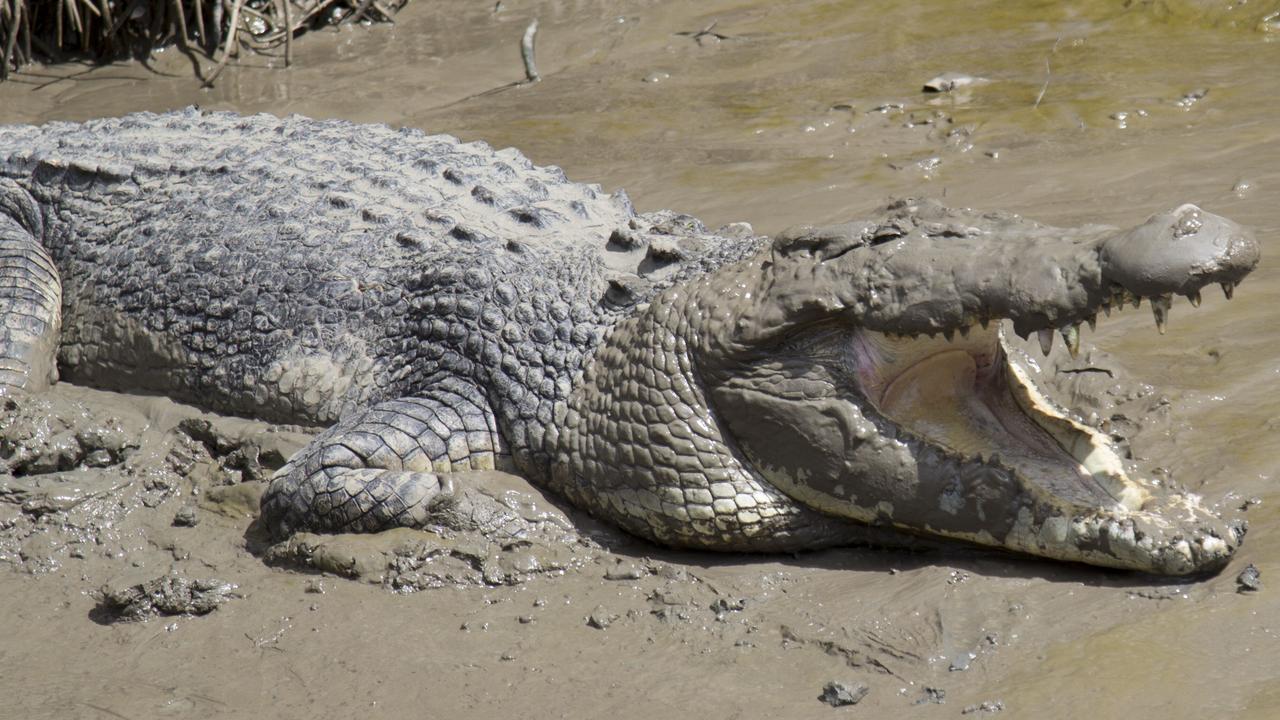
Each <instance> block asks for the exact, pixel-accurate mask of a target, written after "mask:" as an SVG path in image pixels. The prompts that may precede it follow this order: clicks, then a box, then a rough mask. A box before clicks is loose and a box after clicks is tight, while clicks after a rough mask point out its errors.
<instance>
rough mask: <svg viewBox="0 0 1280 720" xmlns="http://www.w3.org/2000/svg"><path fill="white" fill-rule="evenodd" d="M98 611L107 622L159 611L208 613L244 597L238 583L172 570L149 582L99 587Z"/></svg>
mask: <svg viewBox="0 0 1280 720" xmlns="http://www.w3.org/2000/svg"><path fill="white" fill-rule="evenodd" d="M99 592H100V593H101V595H102V601H101V602H100V603H99V604H98V608H97V611H98V615H99V617H100V619H102V620H103V621H105V622H116V621H146V620H150V619H151V618H154V617H156V616H159V615H207V614H209V613H211V612H213V611H214V610H215V609H217V607H218V606H219V605H221V604H222V603H224V602H226V601H228V600H231V599H232V598H238V597H241V596H240V594H239V593H237V592H236V586H235V585H233V584H231V583H225V582H222V581H221V580H216V579H199V578H189V577H187V576H185V575H183V574H181V573H178V572H174V571H170V572H169V573H166V574H165V575H161V576H160V577H158V578H155V579H153V580H148V581H146V582H141V583H136V584H130V585H124V586H116V587H111V586H109V585H104V586H103V587H102V589H101V590H100V591H99Z"/></svg>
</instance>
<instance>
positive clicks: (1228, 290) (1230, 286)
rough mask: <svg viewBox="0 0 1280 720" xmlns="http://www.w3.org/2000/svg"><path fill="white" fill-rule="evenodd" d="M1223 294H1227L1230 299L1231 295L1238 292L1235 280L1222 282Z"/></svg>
mask: <svg viewBox="0 0 1280 720" xmlns="http://www.w3.org/2000/svg"><path fill="white" fill-rule="evenodd" d="M1222 294H1223V295H1226V296H1227V299H1228V300H1230V299H1231V296H1232V295H1235V294H1236V284H1235V283H1233V282H1224V283H1222Z"/></svg>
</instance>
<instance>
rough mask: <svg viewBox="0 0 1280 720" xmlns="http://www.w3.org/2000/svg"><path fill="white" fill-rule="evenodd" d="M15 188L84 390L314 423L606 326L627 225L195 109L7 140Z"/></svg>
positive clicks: (559, 192)
mask: <svg viewBox="0 0 1280 720" xmlns="http://www.w3.org/2000/svg"><path fill="white" fill-rule="evenodd" d="M3 178H9V179H11V180H13V181H16V182H17V184H18V185H19V186H21V187H23V188H25V189H26V191H27V192H29V193H30V194H31V195H32V196H33V197H34V198H35V199H36V200H37V202H38V204H39V206H40V208H41V211H42V214H43V233H42V235H43V238H42V241H43V243H44V245H45V247H46V248H47V249H48V250H49V252H50V253H51V254H52V256H53V257H54V260H55V262H56V264H57V266H58V269H59V271H60V273H61V275H62V281H63V287H64V293H63V297H64V303H63V304H64V316H63V338H62V344H61V350H60V365H61V366H62V367H63V369H64V372H66V373H68V374H69V375H70V377H73V378H78V379H83V380H85V381H87V382H91V383H94V384H100V385H109V386H126V387H143V388H149V389H155V390H159V391H164V392H168V393H171V394H176V395H180V396H187V397H195V398H197V399H200V400H202V401H204V402H206V404H209V405H212V406H214V407H218V408H220V409H226V410H232V411H244V412H251V413H253V414H257V415H261V416H266V417H274V418H280V419H285V418H288V419H297V420H309V421H315V422H328V421H331V420H333V419H335V418H336V417H338V416H339V415H341V414H342V413H343V412H345V411H349V410H350V409H351V408H352V407H355V406H357V405H359V404H361V403H364V402H367V401H368V400H370V399H375V398H376V397H378V396H379V394H386V393H390V392H393V391H394V392H403V391H405V390H406V389H408V390H411V389H412V388H406V387H405V384H406V383H409V382H411V381H412V378H413V377H419V378H422V377H426V378H429V377H430V376H431V375H432V374H433V373H434V372H446V371H447V372H451V373H454V374H456V373H457V372H459V370H460V369H461V370H469V368H470V365H471V364H472V363H475V362H479V361H481V360H482V357H481V355H483V354H484V352H485V348H484V347H483V345H484V342H483V341H484V338H481V339H479V340H477V339H476V334H477V333H480V334H484V335H485V337H486V338H489V339H492V338H496V337H498V336H499V335H500V334H501V332H502V330H503V328H504V327H505V326H507V325H509V324H510V323H511V322H513V321H514V322H518V323H523V324H524V327H523V328H522V329H521V330H520V331H518V333H522V334H524V335H527V334H528V333H529V332H530V331H531V330H534V329H536V326H537V325H538V323H539V322H540V321H541V319H542V318H545V317H547V315H556V314H563V315H565V319H566V320H568V315H570V314H577V315H580V316H581V315H583V314H584V313H585V314H586V315H588V316H591V317H585V316H584V317H582V318H581V319H582V320H584V321H586V320H596V321H597V322H598V321H599V318H598V317H597V316H596V313H595V312H594V311H593V310H591V308H594V307H595V306H596V305H598V304H599V301H600V298H601V296H602V294H603V292H604V288H605V285H604V283H605V280H604V278H603V276H602V274H601V273H600V272H599V271H598V268H599V267H601V262H602V261H601V257H600V256H601V255H602V254H603V253H604V246H605V244H606V241H607V239H608V237H609V235H610V233H611V231H612V230H613V229H615V228H617V227H619V226H620V225H625V224H626V223H627V221H628V219H629V218H631V217H632V214H633V213H632V210H631V207H630V204H629V203H628V202H627V200H626V198H625V196H622V195H604V194H602V193H600V192H599V188H598V187H595V186H588V185H581V184H576V183H570V182H568V181H566V180H565V178H564V176H563V174H562V173H561V171H560V170H559V169H558V168H554V167H537V166H534V165H532V164H531V163H530V162H529V161H528V160H527V159H526V158H524V157H523V156H522V155H521V154H520V153H518V152H517V151H515V150H510V149H508V150H500V151H494V150H492V149H490V148H489V147H488V146H486V145H484V144H482V143H461V142H459V141H458V140H456V139H454V138H451V137H448V136H427V135H424V134H423V133H421V132H419V131H416V130H399V131H397V130H392V129H390V128H387V127H385V126H365V125H361V126H357V125H353V124H351V123H346V122H341V121H330V122H320V121H314V120H309V119H305V118H300V117H290V118H285V119H280V118H276V117H272V116H266V115H259V116H253V117H242V116H237V115H232V114H224V113H201V112H199V111H196V110H187V111H183V112H179V113H171V114H166V115H152V114H139V115H131V116H127V117H124V118H118V119H108V120H98V121H92V122H88V123H84V124H70V123H55V124H50V125H46V126H43V127H38V128H36V127H8V128H4V129H3V130H2V131H0V179H3ZM516 278H522V279H520V280H519V281H517V280H516ZM557 305H561V306H563V308H562V310H561V311H558V312H556V311H553V310H554V307H553V306H557ZM504 306H505V308H506V309H503V310H501V311H500V312H498V314H497V316H496V317H495V316H494V314H493V312H489V313H488V316H487V317H486V311H492V310H493V309H494V308H495V307H504ZM578 306H581V307H584V308H587V309H586V310H582V309H579V310H578V311H576V312H574V311H572V310H571V308H573V307H578ZM588 324H589V323H588ZM493 325H496V327H491V326H493ZM550 339H551V340H555V338H554V337H552V338H550ZM566 340H567V339H566ZM468 345H469V346H470V347H469V349H468ZM489 350H490V354H492V352H493V348H489ZM490 359H494V358H490Z"/></svg>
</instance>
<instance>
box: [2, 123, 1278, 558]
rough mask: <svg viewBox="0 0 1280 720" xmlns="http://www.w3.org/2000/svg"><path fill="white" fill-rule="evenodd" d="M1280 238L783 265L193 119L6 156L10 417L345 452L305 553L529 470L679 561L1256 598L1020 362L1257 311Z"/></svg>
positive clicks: (601, 201) (624, 203) (1209, 523)
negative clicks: (778, 556) (917, 566)
mask: <svg viewBox="0 0 1280 720" xmlns="http://www.w3.org/2000/svg"><path fill="white" fill-rule="evenodd" d="M1258 260H1259V247H1258V244H1257V242H1256V241H1255V240H1254V239H1253V237H1252V236H1251V235H1250V233H1249V232H1248V231H1247V230H1245V229H1243V228H1241V227H1240V226H1238V225H1236V224H1234V223H1232V222H1231V221H1229V220H1227V219H1224V218H1222V217H1219V216H1217V215H1214V214H1211V213H1209V212H1207V211H1204V210H1201V209H1199V208H1197V207H1196V206H1194V205H1189V204H1187V205H1180V206H1178V207H1176V208H1174V209H1173V210H1170V211H1168V212H1162V213H1158V214H1156V215H1153V216H1152V217H1151V218H1150V219H1149V220H1147V221H1146V222H1144V223H1142V224H1141V225H1139V226H1137V227H1135V228H1131V229H1128V230H1118V229H1116V228H1112V227H1106V226H1100V225H1087V226H1083V227H1078V228H1070V229H1062V228H1055V227H1049V226H1045V225H1042V224H1039V223H1036V222H1033V221H1030V220H1027V219H1024V218H1022V217H1019V216H1017V215H1012V214H1008V213H1001V212H985V213H984V212H978V211H974V210H969V209H950V208H946V207H943V206H942V205H940V204H938V203H936V202H933V201H928V200H917V199H905V200H897V201H894V202H892V203H890V204H889V205H888V206H887V207H885V208H883V209H882V210H880V211H878V213H877V214H876V215H875V216H874V217H871V218H870V219H865V220H855V221H852V222H847V223H842V224H837V225H829V226H803V227H798V228H793V229H791V230H788V231H785V232H783V233H781V234H778V235H776V236H774V237H765V236H761V235H759V234H757V233H755V232H754V230H753V229H752V228H751V226H750V225H748V224H745V223H736V224H730V225H726V226H724V227H722V228H720V229H717V230H714V231H712V230H709V229H708V228H707V227H706V226H704V225H703V224H702V223H701V222H699V221H698V220H697V219H695V218H693V217H691V216H688V215H683V214H679V213H675V212H672V211H659V212H651V213H640V212H637V211H636V210H635V209H634V208H633V207H632V205H631V203H630V201H629V200H628V198H627V196H626V195H625V194H624V193H623V192H621V191H618V192H614V193H606V192H604V191H603V190H602V189H601V188H600V186H598V185H587V184H579V183H575V182H570V181H568V180H567V179H566V177H565V175H564V173H563V172H562V171H561V170H560V169H559V168H557V167H554V166H537V165H535V164H533V163H532V162H531V161H530V160H528V159H527V158H525V157H524V156H523V155H521V154H520V153H519V152H518V151H516V150H514V149H503V150H494V149H492V148H491V147H490V146H488V145H486V144H484V143H480V142H461V141H459V140H457V139H455V138H453V137H450V136H446V135H427V134H424V133H423V132H421V131H419V130H414V129H392V128H389V127H387V126H383V125H356V124H351V123H348V122H344V121H337V120H331V121H317V120H311V119H307V118H303V117H298V116H291V117H287V118H278V117H274V116H270V115H253V116H241V115H236V114H231V113H221V112H206V111H201V110H198V109H195V108H188V109H186V110H182V111H176V112H172V113H166V114H149V113H139V114H132V115H128V116H125V117H121V118H110V119H99V120H93V121H89V122H85V123H82V124H77V123H49V124H46V125H43V126H8V127H4V128H2V129H0V277H3V278H4V282H3V283H0V308H3V323H2V327H0V388H3V390H2V391H0V392H3V393H37V392H40V391H41V390H43V389H45V388H47V387H49V386H50V384H51V383H55V382H57V381H59V380H60V379H62V380H68V381H74V382H76V383H83V384H88V385H94V386H99V387H105V388H108V389H120V390H126V391H138V392H146V393H163V394H167V395H169V396H172V397H174V398H175V399H180V400H186V401H191V402H194V403H196V404H199V405H202V406H204V407H207V408H209V409H211V410H215V411H220V412H226V413H231V414H240V415H248V416H253V417H257V418H261V419H264V420H269V421H275V422H284V423H296V424H306V425H311V426H316V427H327V429H324V430H323V431H322V432H320V433H319V434H318V435H316V436H315V438H314V440H313V441H312V442H311V443H310V444H309V445H307V446H306V447H304V448H303V449H301V450H300V451H298V452H297V454H295V455H294V456H293V457H292V458H290V459H288V461H287V462H286V463H285V464H284V465H283V467H281V468H280V469H279V470H278V471H277V472H276V473H275V474H274V475H273V477H272V478H271V479H270V482H269V484H268V486H267V488H266V490H265V492H264V494H263V497H262V501H261V517H260V522H261V523H262V526H263V527H264V528H266V529H267V530H268V531H269V532H270V533H271V534H272V536H274V537H276V538H286V537H288V536H290V534H291V533H295V532H297V531H300V530H306V531H314V532H341V531H379V530H381V529H384V528H389V527H395V526H411V527H421V526H430V525H431V524H432V523H433V518H437V517H439V516H440V515H441V514H442V513H446V512H448V511H449V508H450V507H451V503H453V502H455V501H456V499H457V498H458V497H460V494H461V493H462V492H463V490H464V489H465V488H467V487H468V485H467V483H468V482H469V478H472V477H474V476H476V475H477V473H473V472H472V473H469V472H468V471H473V470H478V469H488V468H505V469H511V470H513V471H515V472H517V473H519V474H521V475H523V476H524V477H525V478H527V479H529V480H531V481H532V482H534V483H536V484H539V485H541V486H543V487H546V488H548V489H550V490H551V491H552V492H554V493H556V494H558V495H560V496H562V497H564V498H566V499H567V500H568V501H570V502H571V503H572V504H574V505H576V506H578V507H580V508H582V509H584V510H586V511H587V512H588V513H590V514H592V515H594V516H596V517H598V518H600V519H603V520H606V521H609V522H611V523H613V524H616V525H618V526H620V527H622V528H624V529H625V530H627V531H629V532H631V533H634V534H636V535H639V536H641V537H644V538H648V539H650V540H652V541H655V542H657V543H660V544H663V545H667V546H675V547H685V548H696V549H708V550H724V551H760V552H768V551H796V550H801V549H806V548H818V547H827V546H833V545H839V544H842V543H849V542H852V541H853V540H854V539H856V538H858V537H862V535H860V533H861V532H862V531H864V530H866V529H867V528H876V529H880V530H884V531H886V532H890V533H904V534H906V535H907V536H912V537H919V536H928V537H931V538H953V539H959V540H964V541H969V542H972V543H977V544H979V545H983V546H989V547H993V548H1003V549H1006V550H1011V551H1015V552H1018V553H1027V554H1031V555H1036V556H1041V557H1045V558H1051V559H1056V560H1063V561H1074V562H1083V563H1088V564H1092V565H1097V566H1104V567H1116V568H1126V569H1133V570H1138V571H1146V572H1151V573H1159V574H1171V575H1185V574H1191V573H1200V572H1205V571H1213V570H1216V569H1220V568H1221V567H1222V566H1223V565H1224V564H1225V563H1226V562H1227V561H1228V559H1229V558H1230V557H1231V556H1232V554H1233V553H1234V552H1235V550H1236V549H1237V548H1238V547H1239V546H1240V543H1241V540H1242V537H1243V529H1242V528H1241V527H1240V526H1238V525H1237V524H1233V523H1231V522H1228V521H1227V520H1225V519H1223V518H1222V517H1220V516H1219V515H1218V514H1216V513H1215V512H1213V511H1212V509H1211V508H1209V507H1208V506H1207V505H1205V504H1202V501H1201V499H1200V498H1199V497H1198V496H1197V495H1195V494H1194V493H1191V492H1186V491H1177V490H1174V489H1171V488H1169V487H1167V486H1166V485H1164V484H1162V483H1160V482H1158V481H1153V480H1150V479H1146V478H1143V477H1141V476H1140V475H1139V474H1138V473H1137V472H1136V471H1132V470H1128V469H1126V468H1127V466H1126V464H1125V462H1124V457H1123V453H1122V452H1121V451H1120V450H1118V449H1117V448H1116V446H1115V445H1114V443H1113V440H1112V439H1111V438H1110V437H1109V436H1108V435H1106V434H1104V433H1102V432H1100V431H1099V430H1097V429H1095V428H1094V427H1092V426H1090V425H1088V424H1086V423H1084V422H1082V421H1081V420H1079V419H1078V418H1077V417H1076V416H1074V415H1073V414H1072V413H1071V412H1069V411H1068V410H1066V409H1064V408H1063V407H1061V406H1059V405H1058V404H1056V403H1055V402H1053V401H1051V400H1050V399H1049V397H1048V395H1047V394H1046V392H1045V391H1044V390H1043V389H1042V388H1041V387H1039V386H1038V385H1037V384H1036V381H1035V380H1034V379H1033V378H1032V375H1031V373H1030V371H1029V370H1028V366H1027V363H1028V361H1029V360H1030V357H1031V356H1030V355H1028V354H1027V353H1025V351H1024V350H1021V349H1019V348H1018V347H1015V346H1014V344H1013V343H1012V338H1011V337H1010V335H1009V334H1010V333H1014V334H1017V335H1020V336H1023V337H1024V338H1026V337H1029V336H1030V335H1032V334H1035V335H1037V336H1038V337H1039V339H1040V341H1041V344H1042V346H1043V348H1044V349H1045V351H1046V352H1048V349H1049V347H1050V346H1051V345H1052V344H1053V342H1054V338H1055V336H1057V335H1061V337H1062V338H1063V339H1064V341H1065V342H1066V343H1067V346H1068V347H1069V348H1070V349H1071V350H1072V351H1075V350H1077V348H1078V346H1079V343H1080V328H1081V325H1082V324H1083V323H1090V324H1092V323H1093V322H1095V320H1096V317H1097V315H1098V313H1099V312H1104V313H1107V314H1109V310H1110V308H1112V307H1114V306H1117V305H1120V304H1122V303H1125V302H1134V303H1136V302H1140V301H1141V299H1143V298H1146V299H1148V300H1149V303H1150V306H1151V308H1152V309H1153V311H1154V313H1155V318H1156V321H1157V324H1159V325H1160V326H1161V329H1163V325H1164V323H1165V321H1166V318H1167V315H1168V312H1169V307H1170V302H1171V298H1172V297H1173V296H1174V295H1183V296H1186V297H1187V298H1189V299H1190V300H1191V301H1192V303H1193V304H1198V301H1199V297H1200V291H1201V289H1202V288H1204V287H1205V286H1208V285H1210V284H1213V283H1218V284H1221V285H1222V287H1223V288H1224V290H1225V291H1226V292H1227V295H1228V297H1230V295H1231V292H1232V290H1233V289H1234V288H1235V286H1236V284H1237V283H1239V282H1240V281H1241V280H1242V279H1243V278H1244V277H1245V276H1246V275H1247V274H1248V273H1249V272H1250V271H1251V270H1252V269H1253V268H1254V266H1255V265H1256V264H1257V263H1258Z"/></svg>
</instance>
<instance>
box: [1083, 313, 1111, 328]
mask: <svg viewBox="0 0 1280 720" xmlns="http://www.w3.org/2000/svg"><path fill="white" fill-rule="evenodd" d="M1108 314H1109V313H1108ZM1087 322H1088V323H1089V329H1090V330H1093V331H1097V329H1098V315H1097V313H1094V314H1093V315H1090V316H1089V319H1088V321H1087Z"/></svg>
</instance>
